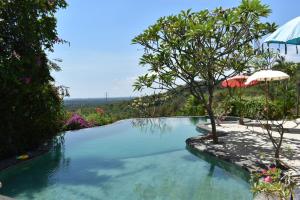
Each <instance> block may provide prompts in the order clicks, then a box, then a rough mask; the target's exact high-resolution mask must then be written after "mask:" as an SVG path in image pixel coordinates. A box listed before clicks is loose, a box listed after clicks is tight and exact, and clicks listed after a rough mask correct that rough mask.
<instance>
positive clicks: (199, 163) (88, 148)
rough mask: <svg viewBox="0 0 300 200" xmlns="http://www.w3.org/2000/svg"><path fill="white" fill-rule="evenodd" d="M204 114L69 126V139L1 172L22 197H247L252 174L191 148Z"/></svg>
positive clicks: (8, 188) (5, 189)
mask: <svg viewBox="0 0 300 200" xmlns="http://www.w3.org/2000/svg"><path fill="white" fill-rule="evenodd" d="M198 120H199V119H197V118H160V119H151V120H150V119H148V120H125V121H121V122H118V123H115V124H113V125H109V126H104V127H99V128H90V129H84V130H79V131H74V132H67V133H66V134H65V141H64V144H63V145H61V146H58V147H57V148H55V149H53V150H52V151H51V152H49V153H47V154H45V155H43V156H41V157H38V158H35V159H33V160H31V161H27V162H25V163H22V164H19V165H17V166H14V167H12V168H9V169H7V170H4V171H2V172H0V181H1V182H2V185H3V186H2V188H1V189H0V194H3V195H7V196H11V197H14V198H16V199H25V200H27V199H28V200H29V199H37V200H44V199H45V200H46V199H47V200H52V199H59V200H60V199H76V200H81V199H82V200H98V199H101V200H102V199H103V200H135V199H136V200H142V199H145V200H148V199H149V200H179V199H180V200H199V199H200V200H202V199H203V200H209V199H212V200H234V199H237V200H243V199H247V200H248V199H252V194H251V193H250V189H249V184H248V183H247V181H246V180H247V174H246V173H244V172H243V171H242V170H240V169H239V168H237V167H235V166H233V165H231V164H228V163H225V162H221V161H218V160H216V159H214V158H212V157H210V156H207V155H201V154H199V155H197V156H196V155H195V154H194V153H193V152H190V151H188V150H187V149H186V145H185V139H186V138H188V137H190V136H195V135H199V134H201V133H199V132H197V130H196V128H195V123H197V121H198Z"/></svg>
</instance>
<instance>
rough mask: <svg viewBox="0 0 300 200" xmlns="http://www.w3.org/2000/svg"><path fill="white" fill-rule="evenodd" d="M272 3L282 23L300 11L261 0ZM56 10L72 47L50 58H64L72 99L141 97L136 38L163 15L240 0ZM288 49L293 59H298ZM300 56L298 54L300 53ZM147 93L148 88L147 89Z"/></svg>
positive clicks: (78, 3) (122, 2)
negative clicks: (133, 42) (137, 82)
mask: <svg viewBox="0 0 300 200" xmlns="http://www.w3.org/2000/svg"><path fill="white" fill-rule="evenodd" d="M262 1H263V3H266V4H268V5H270V7H271V9H272V14H271V15H270V17H269V18H268V19H267V20H268V21H270V22H275V23H277V24H279V25H282V24H284V23H285V22H287V21H289V20H290V19H292V18H294V17H297V16H299V15H300V11H299V7H300V1H299V0H284V1H280V0H262ZM67 2H68V4H69V6H68V7H67V9H65V10H60V11H59V12H58V13H57V18H58V27H57V28H58V33H59V36H60V37H61V38H63V39H65V40H68V41H70V43H71V46H70V47H69V46H68V45H57V46H55V52H54V53H51V54H49V57H50V58H52V59H53V58H61V59H62V60H63V62H62V63H60V66H61V67H62V71H61V72H54V73H53V76H54V77H55V79H56V82H57V83H56V84H57V85H65V86H68V87H70V94H71V98H95V97H104V96H105V92H108V94H109V97H124V96H138V95H141V94H143V93H145V92H143V93H134V92H133V89H132V83H133V82H134V79H135V78H136V77H137V76H138V75H141V74H143V72H145V69H144V68H142V67H140V66H139V65H138V62H139V57H140V55H141V54H142V51H141V48H139V47H138V46H136V45H131V40H132V38H134V36H136V35H138V34H139V33H141V32H142V31H143V30H145V29H146V28H147V27H148V26H149V25H151V24H153V23H155V21H156V20H157V19H158V18H159V17H161V16H166V15H170V14H176V13H178V12H180V11H181V10H186V9H189V8H191V9H192V10H193V11H198V10H202V9H206V8H208V9H213V8H215V7H218V6H222V7H233V6H237V5H238V4H239V3H240V0H88V1H83V0H67ZM294 52H295V51H293V50H292V51H289V53H290V54H289V55H288V56H289V57H291V58H294V57H297V55H295V53H294ZM298 57H300V55H298ZM148 92H149V91H148Z"/></svg>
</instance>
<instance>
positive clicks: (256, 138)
mask: <svg viewBox="0 0 300 200" xmlns="http://www.w3.org/2000/svg"><path fill="white" fill-rule="evenodd" d="M197 126H198V128H199V129H203V130H210V125H208V124H198V125H197ZM284 128H285V129H286V132H285V134H284V141H283V146H282V149H283V151H282V156H281V158H280V159H281V160H282V161H283V162H284V163H286V164H287V165H288V166H289V167H291V172H292V173H293V174H294V175H299V174H300V119H297V120H294V121H287V122H286V123H285V124H284ZM217 132H218V134H219V135H220V136H219V144H213V143H212V140H203V136H196V137H192V138H188V139H187V140H186V143H187V146H188V147H189V148H191V149H193V150H196V151H199V152H206V153H209V154H211V155H213V156H216V157H218V158H220V159H223V160H226V161H228V162H231V163H234V164H236V165H238V166H240V167H242V168H244V169H246V170H247V171H249V172H250V173H251V172H253V171H256V170H257V167H256V164H255V163H256V161H257V160H265V161H271V160H272V157H273V155H274V151H273V146H272V143H271V142H270V140H269V138H268V135H267V133H266V130H265V129H263V128H261V126H260V125H259V123H258V122H255V121H251V122H249V123H247V124H246V125H239V124H237V123H232V124H230V123H229V124H227V123H226V124H225V123H224V124H222V123H221V124H220V126H217ZM273 135H274V136H275V137H276V136H278V132H276V131H273ZM299 183H300V179H299ZM297 191H299V189H298V190H297ZM297 193H299V192H297ZM296 199H299V200H300V197H299V194H298V195H297V198H296Z"/></svg>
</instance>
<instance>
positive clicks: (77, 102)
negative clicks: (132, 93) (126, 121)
mask: <svg viewBox="0 0 300 200" xmlns="http://www.w3.org/2000/svg"><path fill="white" fill-rule="evenodd" d="M132 99H133V97H114V98H107V99H106V98H74V99H66V100H64V106H65V107H66V108H67V109H71V110H73V109H77V108H82V107H95V106H101V105H106V104H113V103H121V102H124V101H130V100H132Z"/></svg>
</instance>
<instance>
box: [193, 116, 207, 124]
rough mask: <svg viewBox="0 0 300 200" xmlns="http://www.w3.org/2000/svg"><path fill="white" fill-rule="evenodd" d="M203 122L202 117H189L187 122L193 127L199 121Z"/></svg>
mask: <svg viewBox="0 0 300 200" xmlns="http://www.w3.org/2000/svg"><path fill="white" fill-rule="evenodd" d="M204 120H205V118H204V117H189V121H190V122H191V124H193V125H197V124H198V123H199V122H200V121H204Z"/></svg>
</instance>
